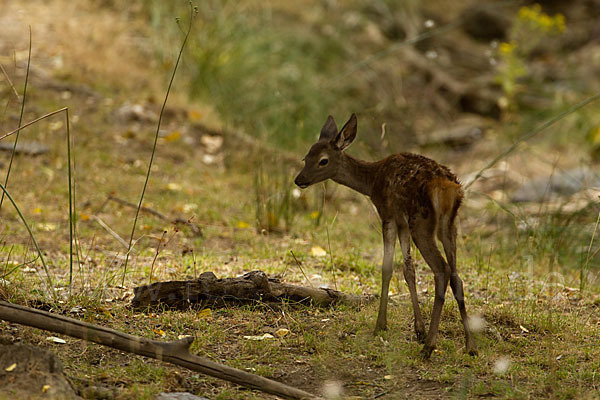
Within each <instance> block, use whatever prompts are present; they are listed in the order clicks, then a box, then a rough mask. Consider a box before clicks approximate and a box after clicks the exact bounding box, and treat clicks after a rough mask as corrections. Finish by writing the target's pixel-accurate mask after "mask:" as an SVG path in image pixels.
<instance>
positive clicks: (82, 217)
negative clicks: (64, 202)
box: [79, 212, 90, 221]
mask: <svg viewBox="0 0 600 400" xmlns="http://www.w3.org/2000/svg"><path fill="white" fill-rule="evenodd" d="M79 218H80V219H81V220H82V221H89V219H90V216H89V215H88V214H86V213H82V212H80V213H79Z"/></svg>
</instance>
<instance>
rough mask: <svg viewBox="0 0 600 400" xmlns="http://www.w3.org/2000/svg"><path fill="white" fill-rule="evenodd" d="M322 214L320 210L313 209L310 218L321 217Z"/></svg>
mask: <svg viewBox="0 0 600 400" xmlns="http://www.w3.org/2000/svg"><path fill="white" fill-rule="evenodd" d="M320 214H321V213H320V212H319V211H313V212H311V213H310V218H311V219H317V218H319V215H320Z"/></svg>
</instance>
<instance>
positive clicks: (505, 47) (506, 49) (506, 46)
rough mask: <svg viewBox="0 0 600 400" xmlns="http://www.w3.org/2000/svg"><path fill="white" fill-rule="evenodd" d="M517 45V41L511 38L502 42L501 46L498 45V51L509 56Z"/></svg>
mask: <svg viewBox="0 0 600 400" xmlns="http://www.w3.org/2000/svg"><path fill="white" fill-rule="evenodd" d="M516 47H517V44H516V43H515V41H514V40H511V41H510V42H502V43H500V46H499V47H498V51H499V52H500V54H502V55H503V56H508V55H511V54H512V53H513V52H514V51H515V48H516Z"/></svg>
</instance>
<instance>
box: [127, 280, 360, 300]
mask: <svg viewBox="0 0 600 400" xmlns="http://www.w3.org/2000/svg"><path fill="white" fill-rule="evenodd" d="M134 294H135V297H134V299H133V300H132V302H131V305H132V306H133V307H134V308H144V307H148V306H155V305H158V304H161V305H166V306H169V307H175V308H182V307H183V308H185V307H189V306H190V305H194V304H211V305H212V306H215V305H216V306H222V305H224V304H225V303H230V302H234V303H248V302H254V301H260V302H266V303H281V302H282V301H291V302H297V303H306V304H307V303H312V304H314V305H316V306H329V305H333V304H346V305H351V306H358V305H361V304H363V303H365V302H367V301H369V300H371V298H366V297H363V296H357V295H352V294H347V293H342V292H339V291H337V290H333V289H327V288H312V287H304V286H296V285H290V284H287V283H283V282H280V281H279V280H278V279H276V278H269V277H267V275H266V274H265V273H264V272H262V271H252V272H248V273H247V274H245V275H243V276H241V277H237V278H224V279H217V277H216V276H215V274H213V273H212V272H204V273H203V274H201V275H200V276H199V277H198V279H196V280H189V281H168V282H156V283H153V284H152V285H146V286H139V287H136V288H134Z"/></svg>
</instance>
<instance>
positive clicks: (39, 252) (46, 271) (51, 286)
mask: <svg viewBox="0 0 600 400" xmlns="http://www.w3.org/2000/svg"><path fill="white" fill-rule="evenodd" d="M0 189H2V193H3V194H4V195H6V198H7V199H8V200H9V201H10V202H11V203H12V205H13V207H14V208H15V210H16V211H17V214H19V218H21V221H22V222H23V225H25V228H27V232H29V237H31V240H32V241H33V244H34V246H35V249H36V250H37V253H38V256H39V257H40V260H41V261H42V266H43V267H44V272H45V273H46V278H47V279H48V285H49V286H48V289H49V291H50V293H52V296H53V297H56V292H55V291H54V284H53V283H52V277H51V276H50V271H49V270H48V265H47V264H46V260H45V259H44V254H42V250H41V249H40V246H39V245H38V242H37V240H36V239H35V236H34V234H33V232H32V231H31V228H30V227H29V224H28V223H27V220H26V219H25V216H24V215H23V213H22V212H21V209H20V208H19V206H17V203H15V201H14V199H13V198H12V196H11V195H10V193H8V191H7V190H6V187H4V185H3V184H1V183H0Z"/></svg>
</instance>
